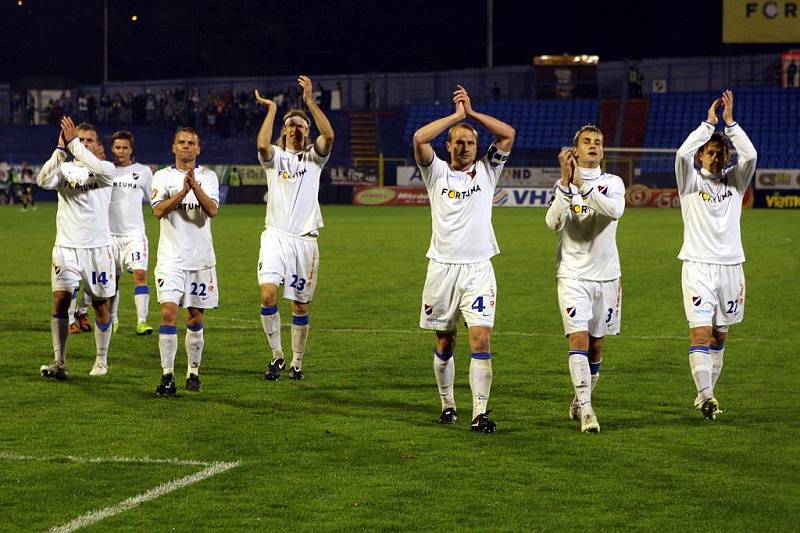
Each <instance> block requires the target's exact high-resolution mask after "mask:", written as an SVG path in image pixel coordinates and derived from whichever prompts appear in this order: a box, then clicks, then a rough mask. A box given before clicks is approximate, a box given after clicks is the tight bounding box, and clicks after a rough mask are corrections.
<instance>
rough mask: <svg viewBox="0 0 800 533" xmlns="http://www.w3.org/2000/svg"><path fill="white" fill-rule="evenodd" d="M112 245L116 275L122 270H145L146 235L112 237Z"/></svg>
mask: <svg viewBox="0 0 800 533" xmlns="http://www.w3.org/2000/svg"><path fill="white" fill-rule="evenodd" d="M111 240H112V241H113V243H114V260H115V261H116V263H117V275H120V274H121V273H122V271H123V270H125V271H127V272H133V271H134V270H147V236H146V235H112V236H111Z"/></svg>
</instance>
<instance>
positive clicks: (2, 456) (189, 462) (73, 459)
mask: <svg viewBox="0 0 800 533" xmlns="http://www.w3.org/2000/svg"><path fill="white" fill-rule="evenodd" d="M0 460H5V461H69V462H70V463H80V464H85V463H139V464H168V465H175V466H209V465H211V464H214V463H209V462H208V461H196V460H194V459H153V458H151V457H119V456H114V457H77V456H74V455H63V456H54V457H34V456H33V455H14V454H8V453H0Z"/></svg>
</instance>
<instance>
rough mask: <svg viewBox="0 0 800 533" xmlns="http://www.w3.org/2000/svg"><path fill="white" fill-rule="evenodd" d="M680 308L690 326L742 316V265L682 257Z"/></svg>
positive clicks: (726, 322)
mask: <svg viewBox="0 0 800 533" xmlns="http://www.w3.org/2000/svg"><path fill="white" fill-rule="evenodd" d="M681 286H682V288H683V309H684V311H685V312H686V320H687V321H688V322H689V327H690V328H699V327H705V326H712V327H716V326H720V328H723V330H727V327H728V326H730V325H731V324H736V323H738V322H741V321H742V320H743V319H744V301H745V283H744V268H742V265H741V263H740V264H738V265H714V264H710V263H695V262H692V261H684V262H683V269H682V272H681Z"/></svg>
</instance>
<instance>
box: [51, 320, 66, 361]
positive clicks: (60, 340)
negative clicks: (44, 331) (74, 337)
mask: <svg viewBox="0 0 800 533" xmlns="http://www.w3.org/2000/svg"><path fill="white" fill-rule="evenodd" d="M50 335H51V336H52V337H53V359H54V360H55V361H58V362H59V363H63V364H67V339H69V320H68V319H67V317H65V316H58V315H53V316H52V317H50Z"/></svg>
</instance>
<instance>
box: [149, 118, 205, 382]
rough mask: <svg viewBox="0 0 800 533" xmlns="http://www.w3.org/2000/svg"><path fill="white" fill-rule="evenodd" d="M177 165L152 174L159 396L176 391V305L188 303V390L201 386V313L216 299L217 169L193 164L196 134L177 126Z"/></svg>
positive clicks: (197, 151)
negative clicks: (214, 220) (213, 233)
mask: <svg viewBox="0 0 800 533" xmlns="http://www.w3.org/2000/svg"><path fill="white" fill-rule="evenodd" d="M172 153H173V154H175V165H174V166H171V167H169V168H163V169H161V170H159V171H158V172H156V173H155V175H154V176H153V192H152V193H151V195H150V199H151V204H152V205H153V214H154V215H155V216H156V218H158V219H159V220H160V221H161V223H160V224H161V232H160V235H159V238H158V253H157V260H156V269H155V277H156V292H157V296H158V302H159V303H160V304H161V327H160V328H159V331H158V333H159V335H158V349H159V352H160V353H161V370H162V372H161V383H160V384H159V385H158V387H157V388H156V394H158V395H159V396H175V395H176V394H177V387H176V386H175V377H174V367H175V354H176V353H177V351H178V328H177V320H178V306H179V305H180V306H182V307H185V308H186V339H185V345H186V356H187V367H188V368H187V370H186V389H187V390H189V391H194V392H197V391H199V390H200V387H201V385H200V376H199V374H200V362H201V360H202V356H203V346H204V344H205V341H204V338H203V316H204V311H205V310H206V309H213V308H216V307H217V305H218V303H219V286H218V282H217V271H216V264H217V259H216V256H215V255H214V242H213V240H212V238H211V219H212V218H214V217H215V216H216V215H217V211H218V210H219V180H218V179H217V175H216V173H214V171H213V170H210V169H208V168H206V167H199V166H196V163H197V156H198V155H200V137H199V136H198V135H197V132H196V131H195V130H193V129H192V128H181V129H179V130H178V131H177V132H176V133H175V137H174V138H173V141H172Z"/></svg>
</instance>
